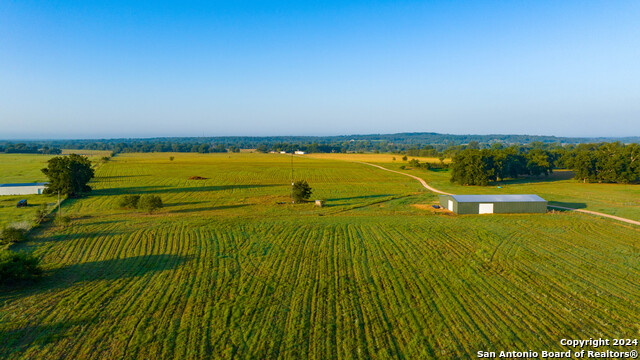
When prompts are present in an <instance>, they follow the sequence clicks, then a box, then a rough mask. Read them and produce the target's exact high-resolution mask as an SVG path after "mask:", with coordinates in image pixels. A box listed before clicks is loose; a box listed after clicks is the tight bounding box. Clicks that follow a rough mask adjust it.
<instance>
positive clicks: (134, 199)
mask: <svg viewBox="0 0 640 360" xmlns="http://www.w3.org/2000/svg"><path fill="white" fill-rule="evenodd" d="M139 203H140V195H123V196H121V197H120V200H118V205H119V206H120V207H121V208H127V209H137V208H138V204H139Z"/></svg>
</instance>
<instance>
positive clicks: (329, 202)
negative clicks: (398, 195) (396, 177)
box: [323, 194, 393, 207]
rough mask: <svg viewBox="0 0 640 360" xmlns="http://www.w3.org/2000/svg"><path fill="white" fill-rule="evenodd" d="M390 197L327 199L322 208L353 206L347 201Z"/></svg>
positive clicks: (369, 196) (386, 195)
mask: <svg viewBox="0 0 640 360" xmlns="http://www.w3.org/2000/svg"><path fill="white" fill-rule="evenodd" d="M390 196H393V195H392V194H381V195H363V196H352V197H343V198H335V199H327V201H326V203H325V204H324V205H323V206H324V207H333V206H345V205H354V203H352V202H351V201H349V200H373V199H379V198H388V197H390Z"/></svg>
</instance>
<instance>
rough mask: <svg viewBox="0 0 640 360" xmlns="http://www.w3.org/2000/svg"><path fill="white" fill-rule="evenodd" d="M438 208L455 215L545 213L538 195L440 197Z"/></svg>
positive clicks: (542, 200) (544, 206)
mask: <svg viewBox="0 0 640 360" xmlns="http://www.w3.org/2000/svg"><path fill="white" fill-rule="evenodd" d="M440 206H442V207H443V208H445V209H448V210H449V211H453V212H454V213H456V214H460V215H464V214H522V213H545V212H547V200H545V199H543V198H541V197H540V196H538V195H531V194H525V195H440Z"/></svg>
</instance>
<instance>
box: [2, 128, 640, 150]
mask: <svg viewBox="0 0 640 360" xmlns="http://www.w3.org/2000/svg"><path fill="white" fill-rule="evenodd" d="M615 141H620V142H622V143H625V144H629V143H640V136H630V137H557V136H540V135H501V134H494V135H454V134H438V133H428V132H420V133H397V134H369V135H339V136H257V137H256V136H213V137H155V138H120V139H77V140H23V141H18V140H13V141H1V140H0V152H8V153H10V152H38V153H45V150H47V151H46V153H50V152H51V151H59V149H93V150H110V151H113V152H114V153H120V152H168V151H173V152H202V153H208V152H226V151H239V149H258V151H269V150H277V151H281V150H285V151H294V150H304V151H308V152H362V151H379V152H399V151H407V150H410V149H422V148H423V147H424V146H426V145H432V147H433V148H435V149H436V150H437V151H442V150H444V149H447V148H451V147H454V146H459V145H466V144H469V143H471V142H477V143H478V145H479V146H480V147H483V148H486V147H490V146H491V145H492V144H494V143H501V144H504V145H512V144H519V145H526V144H531V143H533V142H540V143H543V144H545V145H547V146H553V145H556V144H558V145H567V144H583V143H600V142H615ZM25 149H26V150H25ZM29 149H31V150H33V151H31V150H29ZM27 150H29V151H27Z"/></svg>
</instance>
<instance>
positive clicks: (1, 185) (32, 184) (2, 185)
mask: <svg viewBox="0 0 640 360" xmlns="http://www.w3.org/2000/svg"><path fill="white" fill-rule="evenodd" d="M47 184H48V182H39V183H21V184H0V187H13V186H42V185H47Z"/></svg>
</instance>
